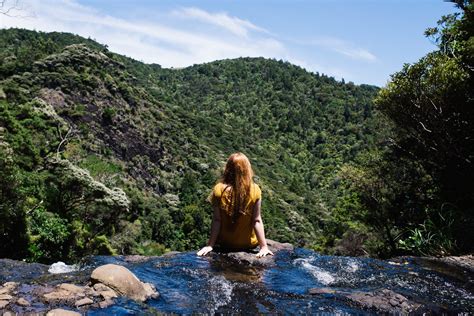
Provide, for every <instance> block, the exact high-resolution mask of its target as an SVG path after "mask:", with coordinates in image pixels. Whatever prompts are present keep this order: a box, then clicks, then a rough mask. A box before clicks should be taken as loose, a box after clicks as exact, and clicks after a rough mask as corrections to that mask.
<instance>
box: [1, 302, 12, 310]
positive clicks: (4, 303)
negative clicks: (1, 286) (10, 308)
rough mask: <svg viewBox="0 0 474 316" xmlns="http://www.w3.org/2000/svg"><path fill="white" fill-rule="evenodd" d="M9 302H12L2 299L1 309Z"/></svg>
mask: <svg viewBox="0 0 474 316" xmlns="http://www.w3.org/2000/svg"><path fill="white" fill-rule="evenodd" d="M9 303H10V302H9V301H3V300H1V301H0V309H2V308H5V307H7V305H8V304H9Z"/></svg>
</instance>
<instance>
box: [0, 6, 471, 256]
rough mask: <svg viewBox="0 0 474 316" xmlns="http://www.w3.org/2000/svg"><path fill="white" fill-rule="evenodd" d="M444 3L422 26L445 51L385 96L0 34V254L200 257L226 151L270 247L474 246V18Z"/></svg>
mask: <svg viewBox="0 0 474 316" xmlns="http://www.w3.org/2000/svg"><path fill="white" fill-rule="evenodd" d="M454 2H456V3H457V5H458V7H459V9H460V12H459V13H458V14H454V15H449V16H446V17H442V19H441V20H440V22H439V24H438V26H437V27H436V28H430V29H428V30H427V33H426V35H427V36H429V37H430V38H432V40H433V42H435V43H436V44H437V45H438V49H436V50H435V51H433V52H432V53H430V54H428V55H427V56H425V57H423V58H422V59H420V61H418V62H417V63H414V64H412V65H408V64H407V65H405V66H404V68H403V69H402V70H401V71H400V72H398V73H396V74H394V75H393V76H392V78H391V80H390V82H389V83H388V84H387V86H386V87H384V88H382V89H379V88H377V87H374V86H369V85H355V84H353V83H351V82H349V83H345V82H344V81H337V80H335V79H334V78H331V77H328V76H326V75H323V74H319V73H311V72H308V71H306V70H304V69H302V68H300V67H298V66H295V65H292V64H290V63H288V62H284V61H277V60H269V59H264V58H238V59H232V60H221V61H215V62H211V63H208V64H202V65H194V66H191V67H187V68H184V69H164V68H162V67H160V66H159V65H157V64H145V63H142V62H139V61H135V60H133V59H130V58H128V57H125V56H121V55H118V54H115V53H113V52H111V51H109V50H108V49H107V47H106V46H104V45H101V44H99V43H97V42H95V41H93V40H90V39H85V38H82V37H79V36H75V35H72V34H66V33H41V32H34V31H27V30H19V29H9V30H0V47H2V50H1V51H0V179H1V180H0V257H12V258H20V259H27V260H34V261H44V262H49V261H53V260H58V259H62V260H77V259H78V258H81V257H82V256H84V255H88V254H129V253H138V254H145V255H154V254H161V253H163V252H166V251H168V250H191V249H197V248H199V247H200V246H203V245H204V244H205V242H206V240H207V236H208V232H209V226H210V221H211V212H210V207H209V205H208V202H206V198H207V196H208V194H209V193H210V189H211V187H212V186H213V185H214V183H215V182H216V181H217V179H218V178H219V176H220V173H221V170H222V167H223V165H224V163H225V161H226V159H227V157H228V156H229V155H230V154H231V153H233V152H236V151H241V152H243V153H245V154H246V155H247V156H248V157H249V158H250V160H251V162H252V164H253V167H254V170H255V172H256V177H255V181H256V182H257V183H258V184H259V185H260V186H261V188H262V191H263V199H262V200H263V203H262V212H263V219H264V223H265V229H266V233H267V237H269V238H272V239H276V240H279V241H282V242H291V243H293V244H295V245H299V246H304V247H308V248H312V249H315V250H317V251H321V252H325V253H336V254H343V255H378V256H391V255H396V254H403V253H411V254H422V255H444V254H455V253H469V252H472V251H473V246H472V245H473V244H474V243H473V240H474V237H473V234H474V231H473V230H472V227H473V225H474V216H473V214H474V210H473V205H474V191H473V188H474V182H473V181H474V168H473V163H472V162H473V160H474V144H473V138H472V135H473V131H474V130H473V128H472V126H473V124H474V115H473V113H474V110H473V109H474V106H473V99H474V98H473V96H472V93H473V89H472V87H473V86H474V84H473V80H472V79H473V56H474V53H473V52H474V48H473V47H474V45H473V30H474V27H473V20H474V19H473V12H474V8H473V5H472V4H471V1H454ZM374 104H375V105H374Z"/></svg>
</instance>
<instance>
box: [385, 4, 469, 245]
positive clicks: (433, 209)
mask: <svg viewBox="0 0 474 316" xmlns="http://www.w3.org/2000/svg"><path fill="white" fill-rule="evenodd" d="M453 2H455V3H456V4H457V6H458V7H459V8H461V9H462V10H463V11H462V13H457V14H453V15H448V16H444V17H442V18H441V20H440V21H439V22H438V27H436V28H430V29H428V30H427V31H426V35H427V36H429V37H432V38H433V39H434V42H435V43H436V44H437V45H438V48H439V49H438V50H437V51H435V52H432V53H429V54H427V55H426V56H425V57H423V58H422V59H420V60H419V61H418V62H417V63H415V64H413V65H408V64H407V65H405V66H404V67H403V69H402V70H401V71H400V72H398V73H396V74H394V75H392V79H391V82H390V83H389V84H388V85H387V87H385V88H384V89H382V90H381V91H380V93H379V96H378V98H377V99H376V105H377V107H378V109H379V110H380V111H381V112H382V113H383V114H385V116H386V117H387V118H388V119H389V120H390V121H391V122H392V123H393V125H394V129H393V136H392V137H391V138H390V143H391V150H390V151H389V152H388V153H387V155H388V156H390V157H388V156H387V157H386V159H387V160H391V161H393V162H394V163H397V162H398V163H401V164H403V163H405V162H406V163H407V165H408V164H418V165H419V166H420V167H421V168H422V169H423V170H424V172H422V173H418V174H417V173H415V172H413V170H414V169H411V170H412V171H411V172H412V173H411V177H412V180H411V182H412V183H416V182H417V181H419V180H418V179H417V178H419V177H421V176H428V177H431V178H432V179H433V183H434V187H432V188H431V189H430V190H432V192H431V194H433V192H436V196H433V198H432V199H431V202H430V203H429V204H430V205H425V209H424V210H423V209H419V210H418V213H422V214H424V216H421V217H420V216H419V214H417V215H413V216H412V219H413V223H412V224H411V225H409V222H407V223H406V224H407V225H409V227H408V228H409V229H410V231H411V232H414V231H415V229H419V225H424V226H423V227H424V228H425V236H424V237H426V238H428V236H431V234H437V235H438V236H439V235H440V234H442V233H446V234H445V235H444V237H446V236H452V237H451V238H452V239H453V240H452V241H453V245H454V243H457V245H458V247H459V248H460V249H461V250H469V249H472V241H473V240H474V238H473V232H472V225H473V224H474V215H473V214H474V138H473V135H474V127H473V126H474V103H473V102H474V95H473V94H474V90H473V89H472V87H474V82H473V76H474V74H473V71H474V68H473V56H474V37H473V35H474V34H473V33H474V25H473V23H474V22H473V15H474V6H473V4H472V3H471V1H470V0H469V1H453ZM392 170H400V169H399V168H398V166H395V165H393V168H392ZM409 170H410V169H406V171H409ZM406 187H407V190H406V192H405V193H406V196H407V200H411V201H420V200H422V199H423V196H426V195H428V194H430V192H428V191H427V190H426V189H425V191H420V190H418V191H417V190H411V191H408V188H413V187H412V186H411V185H407V186H406ZM415 204H416V203H415ZM401 207H402V208H403V207H407V204H406V203H405V204H404V205H401ZM399 212H400V214H402V213H403V212H404V210H403V209H401V210H400V211H399ZM447 218H450V219H449V220H447ZM415 219H416V220H415ZM420 219H421V220H422V221H421V222H420ZM446 222H449V223H452V225H448V226H449V227H447V226H446ZM427 223H432V225H430V227H431V228H429V229H426V227H428V226H427ZM410 226H411V227H410ZM448 229H449V230H451V231H449V232H448V231H447V230H448ZM416 232H417V233H418V231H416ZM412 237H413V236H412ZM446 238H447V237H446ZM432 240H433V241H434V242H439V241H438V240H437V239H436V238H432ZM402 243H403V241H402ZM451 250H452V249H451Z"/></svg>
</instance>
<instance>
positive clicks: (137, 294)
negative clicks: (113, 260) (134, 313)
mask: <svg viewBox="0 0 474 316" xmlns="http://www.w3.org/2000/svg"><path fill="white" fill-rule="evenodd" d="M91 280H92V283H97V282H100V283H102V284H105V285H106V286H108V287H109V288H111V289H112V290H114V291H115V292H116V293H118V294H120V295H123V296H127V297H129V298H131V299H134V300H136V301H140V302H143V301H145V300H147V299H148V298H150V297H156V296H158V293H157V292H156V290H155V289H154V287H153V285H151V284H148V285H146V284H145V283H143V282H141V281H140V280H139V279H138V278H137V277H136V276H135V275H134V274H133V273H132V272H131V271H130V270H128V269H127V268H125V267H123V266H119V265H116V264H106V265H103V266H100V267H98V268H96V269H95V270H94V271H92V274H91Z"/></svg>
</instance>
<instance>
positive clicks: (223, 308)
mask: <svg viewBox="0 0 474 316" xmlns="http://www.w3.org/2000/svg"><path fill="white" fill-rule="evenodd" d="M106 263H116V264H120V265H124V266H126V267H128V268H129V269H130V270H131V271H132V272H134V273H135V274H136V275H137V276H138V278H139V279H140V280H142V281H144V282H150V283H152V284H154V285H155V286H156V288H157V290H158V291H159V292H160V296H159V298H157V299H151V300H148V301H147V302H146V303H136V302H134V301H132V300H129V299H125V298H120V299H118V300H117V304H115V305H113V306H110V307H108V308H106V309H89V310H88V312H87V314H88V315H110V314H115V315H132V314H155V313H162V312H164V313H178V314H191V313H193V314H195V313H206V314H214V313H225V314H229V313H232V314H234V313H239V314H256V313H277V314H301V313H303V314H314V313H324V312H327V313H337V314H347V313H350V314H361V313H365V314H366V313H368V312H370V311H368V310H364V309H362V308H361V307H358V306H357V305H356V304H354V303H353V302H351V301H350V300H347V299H345V297H344V295H343V294H347V293H353V292H356V291H374V290H377V289H390V290H393V291H395V292H397V293H400V294H402V295H404V296H406V297H407V298H409V299H410V300H413V301H415V302H418V303H420V304H423V305H424V306H425V307H424V310H425V311H431V312H434V313H443V312H448V313H452V314H456V313H472V311H474V285H473V284H474V283H473V281H474V275H473V273H472V271H469V270H466V269H460V268H455V267H453V266H449V267H448V266H445V265H439V264H432V263H430V261H427V260H423V259H420V258H410V257H408V258H399V259H396V260H393V261H382V260H376V259H371V258H353V257H336V256H323V255H319V254H318V253H315V252H312V251H309V250H306V249H296V250H294V251H292V252H288V251H281V252H279V253H277V254H276V256H275V264H274V265H272V266H270V267H266V268H263V267H254V266H249V265H246V264H243V263H236V262H235V261H232V260H229V259H228V258H227V257H226V256H224V255H222V256H218V255H214V256H211V257H198V256H196V254H195V253H191V252H189V253H178V254H174V255H169V256H162V257H156V258H151V259H149V260H145V261H142V262H128V261H127V260H125V259H124V258H122V257H105V256H97V257H92V258H89V259H88V260H87V262H85V263H83V265H82V267H81V268H80V269H79V271H76V272H69V274H67V275H68V278H76V279H77V280H81V279H86V278H87V276H88V275H90V271H91V270H92V269H93V268H94V267H96V266H99V265H102V264H106ZM0 268H1V267H0ZM11 273H13V274H12V275H10V277H9V279H10V280H14V279H17V277H15V275H14V272H11ZM4 279H5V278H4ZM61 280H62V279H61V277H60V276H58V275H55V276H52V277H51V280H50V281H49V282H51V283H55V282H56V283H58V282H61ZM2 281H5V280H2ZM17 281H21V280H17ZM26 281H27V280H24V281H23V282H26ZM312 288H324V289H328V290H330V291H331V292H330V293H326V294H322V295H311V294H309V290H310V289H312ZM341 293H342V294H341ZM422 311H423V310H422Z"/></svg>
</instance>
